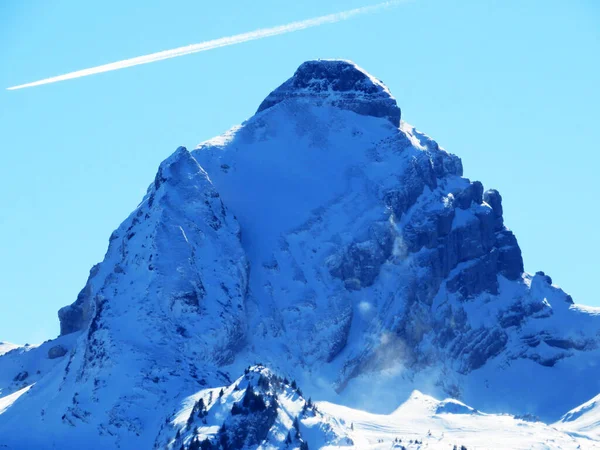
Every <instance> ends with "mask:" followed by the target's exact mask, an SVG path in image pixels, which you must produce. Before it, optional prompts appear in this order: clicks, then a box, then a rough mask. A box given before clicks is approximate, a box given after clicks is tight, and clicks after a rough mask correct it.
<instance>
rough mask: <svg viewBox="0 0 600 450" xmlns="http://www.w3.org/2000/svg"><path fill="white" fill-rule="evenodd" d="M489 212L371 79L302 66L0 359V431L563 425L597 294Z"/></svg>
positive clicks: (218, 441)
mask: <svg viewBox="0 0 600 450" xmlns="http://www.w3.org/2000/svg"><path fill="white" fill-rule="evenodd" d="M504 206H505V205H503V204H502V197H501V195H500V193H499V192H498V191H496V190H493V189H489V190H485V189H484V187H483V184H482V183H481V182H479V181H471V180H469V179H467V178H465V177H463V166H462V162H461V160H460V158H458V157H457V156H455V155H453V154H451V153H448V152H447V151H446V150H444V149H443V148H441V147H440V146H439V145H438V144H437V143H436V142H435V141H434V140H433V139H431V138H430V137H428V136H426V135H425V134H423V133H421V132H419V131H417V130H416V129H415V128H414V127H412V126H410V125H408V124H407V123H406V122H404V121H400V108H399V107H398V105H397V104H396V100H395V99H394V97H392V95H391V94H390V92H389V90H388V89H387V88H386V87H385V86H384V85H383V84H382V83H381V82H380V81H379V80H377V79H375V78H374V77H372V76H371V75H369V74H367V73H366V72H365V71H363V70H362V69H360V68H359V67H357V66H356V65H354V64H353V63H351V62H348V61H337V60H318V61H308V62H306V63H304V64H302V65H301V66H300V67H299V68H298V70H297V71H296V72H295V74H294V75H293V76H292V78H290V79H289V80H287V81H286V82H285V83H283V84H282V85H281V86H280V87H279V88H277V89H275V90H274V91H273V92H272V93H271V94H269V95H268V96H267V98H266V99H265V100H264V101H263V102H262V104H261V105H260V107H259V108H258V111H257V113H256V114H255V115H254V116H252V117H251V118H250V119H248V120H247V121H246V122H244V123H243V124H242V125H240V126H237V127H234V128H233V129H231V130H230V131H228V132H227V133H225V134H224V135H222V136H219V137H217V138H214V139H211V140H209V141H206V142H203V143H201V144H200V145H199V146H198V147H197V148H196V149H194V150H192V151H188V150H187V149H185V148H183V147H179V148H178V149H177V150H176V151H175V153H174V154H173V155H171V156H170V157H168V158H167V159H166V160H165V161H164V162H163V163H162V164H161V165H160V167H159V169H158V173H157V175H156V176H155V178H154V180H153V182H152V183H151V184H150V186H149V188H148V191H147V193H146V195H145V196H144V198H143V199H142V202H141V203H140V204H139V205H138V207H137V208H136V209H135V210H134V211H133V212H132V213H131V215H130V216H129V217H128V218H127V219H126V220H125V221H124V222H123V223H122V224H121V225H120V226H119V227H118V229H117V230H115V232H113V234H112V235H111V237H110V239H109V246H108V251H107V253H106V256H105V258H104V260H103V261H102V262H101V263H99V264H97V265H96V266H94V267H93V268H92V270H91V271H90V276H89V279H88V281H87V283H86V284H85V286H84V288H83V290H82V291H81V293H80V294H79V296H78V297H77V299H76V301H75V302H74V303H73V304H71V305H69V306H66V307H64V308H62V309H61V310H60V311H59V319H60V322H61V336H59V337H58V338H57V339H55V340H53V341H50V342H46V343H44V344H42V345H41V346H36V347H18V348H13V347H14V346H11V347H10V348H11V349H12V350H11V351H8V352H7V353H5V354H3V355H2V356H0V443H2V444H4V445H6V446H8V448H10V449H17V448H25V447H35V446H37V447H44V446H46V447H48V446H50V447H52V446H55V447H58V448H63V449H64V448H79V447H80V446H79V444H77V443H80V442H86V445H87V446H88V447H89V448H106V447H109V448H116V447H120V448H125V449H129V448H176V449H179V448H181V447H183V448H185V449H188V448H192V449H193V448H199V446H200V445H201V443H202V445H204V446H205V447H203V448H229V449H233V448H257V447H258V446H261V447H260V448H285V447H286V446H287V447H289V448H306V446H307V445H308V446H310V448H321V447H323V446H326V445H334V446H349V447H352V446H354V447H355V448H370V447H372V448H383V447H382V446H381V445H380V444H381V442H378V441H379V440H381V439H383V437H381V436H383V435H381V436H380V435H374V434H369V432H368V431H364V430H372V429H374V428H373V427H375V426H377V427H378V429H382V430H383V429H386V427H387V425H385V423H387V421H388V420H390V421H392V422H393V423H394V424H396V422H397V420H396V419H394V417H395V418H398V417H401V416H402V417H405V419H406V418H407V417H409V416H411V415H412V414H413V412H414V414H417V415H419V414H421V415H422V420H423V421H422V422H419V424H420V425H418V427H417V428H418V429H421V428H423V429H435V430H438V431H439V432H440V433H441V437H440V436H437V437H436V436H432V435H431V434H429V435H427V434H426V433H425V432H423V433H421V434H419V435H413V436H412V437H411V445H412V443H413V442H414V441H421V440H422V439H434V437H435V439H437V440H436V441H435V442H437V443H439V442H442V441H443V439H444V438H443V436H444V433H445V432H448V433H449V434H448V435H449V436H451V435H452V434H451V431H450V430H452V429H454V430H455V431H456V430H463V429H464V428H465V427H468V426H470V425H472V424H474V423H475V422H471V421H477V423H478V424H480V425H481V424H483V425H481V426H484V425H485V427H487V428H485V429H486V430H491V431H489V432H490V433H491V432H493V429H492V428H493V424H494V423H496V422H497V420H496V419H494V420H490V419H489V418H488V419H485V418H483V417H484V416H486V417H488V416H487V415H486V414H482V413H479V411H482V410H483V411H486V412H491V413H510V414H516V415H518V416H519V417H521V418H528V420H529V419H531V420H533V419H537V418H539V419H541V420H544V421H546V422H552V421H555V420H558V419H559V418H560V417H561V416H562V415H563V414H565V413H566V412H567V411H569V410H572V409H573V408H577V407H578V405H580V404H582V403H584V402H585V401H587V400H589V399H590V398H592V397H594V396H596V395H597V394H598V392H600V380H599V379H598V377H597V373H596V371H597V369H596V367H597V365H598V363H600V350H599V344H600V337H599V336H600V317H599V316H600V310H598V309H594V308H589V307H584V306H581V305H576V304H575V303H574V302H573V300H572V299H571V297H570V296H569V295H568V294H567V293H565V292H564V291H563V290H561V289H560V288H559V287H557V286H556V285H555V284H553V281H552V279H551V278H550V277H549V276H547V275H546V274H544V273H543V272H538V273H536V274H535V275H531V274H527V273H524V271H523V259H522V255H521V250H520V248H519V245H518V242H517V239H516V237H515V235H514V234H513V232H512V231H511V230H509V229H508V228H507V226H506V224H505V221H504V218H503V208H504ZM257 361H260V363H261V364H257ZM267 367H268V369H267ZM300 386H302V389H303V391H302V390H301V389H300ZM415 390H419V391H421V392H423V393H424V394H427V395H433V396H435V397H438V398H445V397H453V398H455V399H460V402H459V401H457V400H448V401H444V402H437V401H435V400H433V399H430V397H426V396H423V395H421V394H419V395H417V396H416V397H415V395H414V394H413V391H415ZM311 397H312V399H314V400H315V401H319V402H320V403H317V405H316V406H315V404H314V403H313V400H312V399H311ZM407 399H408V402H406V403H405V404H404V406H403V407H402V408H400V409H398V406H399V405H400V404H402V403H403V402H404V401H406V400H407ZM461 402H465V403H468V404H469V405H470V406H466V404H465V403H461ZM334 403H336V404H339V405H342V406H335V405H334ZM411 405H412V406H411ZM428 405H429V406H428ZM431 405H433V406H431ZM349 408H358V409H361V410H366V411H369V412H360V411H353V410H351V409H349ZM352 411H353V412H352ZM395 411H396V412H395ZM398 411H401V412H402V411H404V412H406V411H409V413H407V414H404V413H403V414H404V415H401V414H400V413H398ZM374 413H377V414H379V415H375V414H374ZM476 413H477V414H476ZM381 414H391V415H390V416H389V417H390V419H386V418H385V417H387V416H383V415H381ZM398 414H400V415H398ZM440 414H444V415H446V414H449V415H452V417H454V419H452V420H450V419H448V420H449V421H448V422H444V423H447V426H446V425H444V426H443V427H442V428H439V427H440V425H439V423H440V422H435V423H437V424H438V425H436V428H434V427H433V426H432V425H431V424H432V423H434V422H433V421H434V419H435V420H437V419H436V417H437V418H439V417H438V416H439V415H440ZM459 415H460V418H458V417H459ZM434 416H435V417H434ZM415 417H416V416H415ZM419 417H421V416H419ZM444 417H447V416H444ZM344 418H346V419H344ZM348 418H349V419H348ZM455 419H456V420H455ZM346 420H349V421H354V420H357V431H356V432H355V430H354V426H352V427H350V426H349V425H348V423H346ZM403 420H404V419H403ZM406 420H408V419H406ZM419 420H421V419H419ZM444 420H446V419H444ZM507 420H508V419H507ZM381 421H383V422H381ZM465 421H466V422H465ZM502 423H503V424H504V423H506V426H507V427H508V428H503V430H504V431H506V430H509V431H506V432H507V433H509V434H510V438H511V439H513V438H514V439H518V436H522V433H521V431H520V430H529V431H530V432H531V433H532V434H531V436H533V437H531V439H530V440H528V441H527V442H529V443H531V442H532V439H537V437H536V436H538V437H539V436H542V435H548V436H550V435H552V436H554V437H553V439H555V442H563V441H564V442H571V443H572V442H573V439H574V438H572V437H570V436H568V435H566V434H561V433H562V432H560V431H557V430H555V429H550V428H548V427H546V428H544V427H545V426H544V425H542V424H538V425H527V424H523V423H524V422H523V421H522V420H521V419H517V418H512V419H510V423H509V422H507V421H502ZM586 423H587V422H586ZM394 426H396V425H394ZM415 426H417V425H415ZM477 426H479V425H477ZM361 427H362V428H361ZM419 427H420V428H419ZM444 427H446V428H444ZM452 427H455V428H452ZM490 427H491V428H490ZM232 428H233V429H232ZM387 429H388V430H392V429H393V430H394V431H393V433H396V428H393V427H392V428H387ZM561 429H562V428H561ZM240 430H241V431H240ZM244 430H245V431H244ZM358 430H363V431H364V433H366V434H364V433H363V431H361V432H360V433H363V434H360V433H359V431H358ZM444 430H445V431H444ZM511 430H512V431H511ZM504 431H503V432H504ZM457 432H458V431H457ZM386 433H387V432H386ZM389 433H392V432H391V431H390V432H389ZM511 433H512V434H511ZM520 433H521V434H520ZM536 433H538V434H536ZM24 436H27V437H28V441H27V446H23V441H22V439H23V437H24ZM386 436H387V435H386ZM454 436H458V435H454ZM460 436H463V435H460ZM515 436H517V437H515ZM388 437H389V436H387V437H386V439H387V438H388ZM392 439H393V438H392ZM397 439H399V438H397ZM446 439H449V438H446ZM443 442H444V444H446V443H447V444H456V443H457V442H456V441H447V440H446V441H443ZM523 442H525V441H523ZM234 443H235V444H234ZM395 443H396V444H398V445H400V444H399V443H398V441H397V440H396V441H395ZM388 444H389V442H388ZM208 445H211V446H213V447H208ZM378 445H379V447H378ZM414 445H417V444H416V443H415V444H414ZM419 445H420V444H419ZM432 445H433V441H432ZM436 445H437V444H436ZM478 445H479V444H478ZM523 445H524V446H525V447H529V446H530V445H529V444H523ZM557 445H558V444H557ZM561 445H562V444H561ZM192 446H194V447H192ZM197 446H198V447H197ZM385 448H389V445H388V447H385ZM414 448H417V447H414ZM557 448H558V447H557ZM566 448H568V447H566Z"/></svg>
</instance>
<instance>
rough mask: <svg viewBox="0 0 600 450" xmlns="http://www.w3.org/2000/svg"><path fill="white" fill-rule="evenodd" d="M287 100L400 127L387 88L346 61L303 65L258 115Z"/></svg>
mask: <svg viewBox="0 0 600 450" xmlns="http://www.w3.org/2000/svg"><path fill="white" fill-rule="evenodd" d="M289 98H296V99H304V100H308V101H310V102H311V103H313V104H319V105H323V104H327V105H333V106H336V107H338V108H341V109H347V110H350V111H354V112H356V113H358V114H362V115H365V116H373V117H384V118H386V119H387V120H389V121H390V122H391V123H392V124H394V125H395V126H399V125H400V108H399V107H398V105H397V104H396V100H395V99H394V97H393V96H392V94H391V93H390V91H389V90H388V88H387V87H386V86H385V85H384V84H383V83H382V82H381V81H379V80H378V79H376V78H375V77H373V76H372V75H370V74H369V73H367V72H366V71H365V70H363V69H361V68H360V67H358V66H357V65H356V64H354V63H353V62H350V61H344V60H338V59H319V60H314V61H306V62H305V63H303V64H302V65H300V67H298V69H297V70H296V73H294V75H293V76H292V77H291V78H290V79H289V80H287V81H286V82H285V83H283V84H282V85H281V86H279V87H278V88H277V89H275V90H274V91H273V92H271V93H270V94H269V95H268V96H267V98H266V99H265V100H264V101H263V102H262V103H261V105H260V106H259V108H258V112H261V111H264V110H265V109H268V108H270V107H272V106H273V105H276V104H277V103H280V102H282V101H284V100H286V99H289Z"/></svg>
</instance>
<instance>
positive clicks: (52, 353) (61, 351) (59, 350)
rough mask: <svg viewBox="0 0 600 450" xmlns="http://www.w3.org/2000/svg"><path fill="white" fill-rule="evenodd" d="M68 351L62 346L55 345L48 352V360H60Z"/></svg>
mask: <svg viewBox="0 0 600 450" xmlns="http://www.w3.org/2000/svg"><path fill="white" fill-rule="evenodd" d="M67 352H68V350H67V349H66V348H65V347H64V346H62V345H55V346H54V347H50V349H49V350H48V358H50V359H56V358H62V357H63V356H65V355H66V354H67Z"/></svg>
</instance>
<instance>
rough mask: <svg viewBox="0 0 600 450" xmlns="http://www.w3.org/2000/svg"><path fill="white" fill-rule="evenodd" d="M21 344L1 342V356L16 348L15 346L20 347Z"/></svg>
mask: <svg viewBox="0 0 600 450" xmlns="http://www.w3.org/2000/svg"><path fill="white" fill-rule="evenodd" d="M19 347H20V345H16V344H11V343H10V342H0V356H2V355H4V354H5V353H8V352H10V351H11V350H14V349H15V348H19Z"/></svg>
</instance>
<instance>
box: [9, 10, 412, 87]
mask: <svg viewBox="0 0 600 450" xmlns="http://www.w3.org/2000/svg"><path fill="white" fill-rule="evenodd" d="M400 2H401V0H392V1H387V2H384V3H379V4H377V5H372V6H364V7H362V8H356V9H350V10H348V11H342V12H338V13H334V14H328V15H326V16H320V17H314V18H312V19H307V20H300V21H298V22H292V23H288V24H287V25H279V26H277V27H272V28H263V29H260V30H255V31H250V32H248V33H242V34H236V35H233V36H228V37H223V38H219V39H213V40H210V41H205V42H200V43H198V44H191V45H186V46H184V47H178V48H174V49H172V50H164V51H162V52H157V53H151V54H149V55H144V56H137V57H135V58H130V59H124V60H122V61H117V62H113V63H110V64H104V65H101V66H96V67H91V68H89V69H83V70H78V71H76V72H70V73H66V74H64V75H58V76H56V77H52V78H46V79H43V80H39V81H34V82H32V83H27V84H21V85H18V86H13V87H9V88H7V90H9V91H13V90H15V89H23V88H28V87H33V86H41V85H42V84H50V83H56V82H58V81H64V80H72V79H73V78H81V77H87V76H89V75H95V74H97V73H102V72H110V71H112V70H119V69H125V68H126V67H133V66H138V65H140V64H148V63H152V62H156V61H161V60H163V59H169V58H175V57H177V56H184V55H189V54H192V53H198V52H205V51H207V50H212V49H214V48H219V47H227V46H228V45H235V44H241V43H242V42H247V41H254V40H256V39H263V38H266V37H270V36H277V35H279V34H285V33H292V32H294V31H300V30H304V29H306V28H312V27H318V26H319V25H324V24H327V23H336V22H341V21H343V20H348V19H350V18H352V17H354V16H358V15H361V14H365V13H369V12H375V11H378V10H381V9H383V8H388V7H391V6H395V5H397V4H398V3H400Z"/></svg>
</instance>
